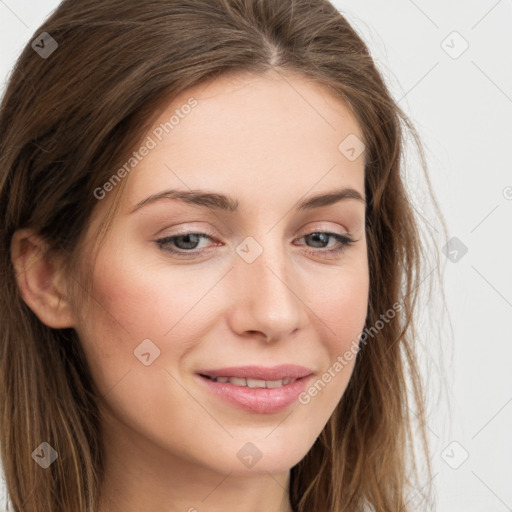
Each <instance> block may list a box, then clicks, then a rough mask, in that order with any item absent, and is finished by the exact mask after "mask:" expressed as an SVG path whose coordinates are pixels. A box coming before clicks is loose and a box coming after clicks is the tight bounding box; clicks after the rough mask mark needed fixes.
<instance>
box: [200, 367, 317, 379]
mask: <svg viewBox="0 0 512 512" xmlns="http://www.w3.org/2000/svg"><path fill="white" fill-rule="evenodd" d="M196 373H198V374H202V375H208V376H210V377H239V378H245V379H247V378H249V379H261V380H279V379H286V378H290V379H300V378H301V377H307V376H308V375H311V374H312V373H313V370H311V368H306V367H305V366H299V365H296V364H280V365H277V366H272V367H266V366H254V365H253V366H231V367H229V368H217V369H215V370H206V369H205V370H198V371H197V372H196Z"/></svg>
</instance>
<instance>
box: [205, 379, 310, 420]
mask: <svg viewBox="0 0 512 512" xmlns="http://www.w3.org/2000/svg"><path fill="white" fill-rule="evenodd" d="M197 377H198V378H199V380H200V381H201V382H203V383H204V385H205V386H206V387H207V389H208V390H210V391H211V392H212V393H214V394H216V395H217V396H220V397H221V398H223V399H224V400H226V401H227V402H229V403H231V404H232V405H235V406H238V407H240V408H241V409H245V410H246V411H250V412H257V413H260V414H270V413H274V412H279V411H282V410H283V409H286V408H287V407H289V406H290V405H291V404H293V402H295V401H296V400H297V396H298V395H299V394H300V393H302V392H303V391H304V389H305V388H306V385H307V382H308V381H309V380H310V378H311V377H312V375H308V376H306V377H301V378H300V379H297V380H296V381H294V382H291V383H290V384H286V385H284V386H281V387H279V388H250V387H248V386H235V385H234V384H231V383H229V382H216V381H214V380H211V379H208V378H206V377H202V376H201V375H197Z"/></svg>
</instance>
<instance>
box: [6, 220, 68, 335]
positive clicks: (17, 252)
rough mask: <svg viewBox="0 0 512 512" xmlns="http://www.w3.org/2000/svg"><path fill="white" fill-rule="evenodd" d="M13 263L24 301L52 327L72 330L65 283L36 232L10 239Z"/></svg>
mask: <svg viewBox="0 0 512 512" xmlns="http://www.w3.org/2000/svg"><path fill="white" fill-rule="evenodd" d="M11 260H12V263H13V265H14V269H15V271H16V280H17V282H18V287H19V290H20V294H21V296H22V297H23V300H24V301H25V302H26V303H27V305H28V306H29V308H30V309H31V310H32V311H33V312H34V313H35V314H36V316H37V317H38V318H39V320H41V322H43V323H44V324H45V325H47V326H49V327H53V328H54V329H61V328H66V327H73V325H74V316H73V311H72V308H71V304H70V303H69V302H68V300H67V298H66V294H65V286H64V279H63V277H62V275H61V273H60V272H59V270H56V269H59V268H60V269H62V266H59V265H58V262H57V261H54V260H51V259H50V258H49V256H48V255H47V252H46V244H45V243H44V241H43V240H42V238H40V237H39V236H38V235H37V234H36V233H35V232H34V231H32V230H30V229H19V230H18V231H16V232H15V233H14V235H13V237H12V239H11Z"/></svg>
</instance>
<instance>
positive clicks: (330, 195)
mask: <svg viewBox="0 0 512 512" xmlns="http://www.w3.org/2000/svg"><path fill="white" fill-rule="evenodd" d="M161 199H179V200H181V201H184V202H185V203H189V204H193V205H196V206H203V207H207V208H214V209H219V210H225V211H228V212H230V213H236V212H237V211H238V206H239V204H240V203H239V201H238V200H236V199H233V198H232V197H230V196H227V195H224V194H219V193H216V192H210V191H207V190H164V191H163V192H158V193H157V194H152V195H150V196H149V197H146V199H143V200H142V201H140V202H139V203H137V204H136V205H135V206H134V207H133V208H132V209H131V210H130V212H129V213H130V214H131V213H134V212H136V211H137V210H139V209H141V208H142V207H143V206H147V205H149V204H152V203H154V202H156V201H159V200H161ZM347 199H355V200H357V201H360V202H362V203H363V204H366V201H365V199H364V198H363V196H362V195H361V194H360V193H359V192H358V191H357V190H355V189H353V188H341V189H336V190H332V191H330V192H324V193H321V194H317V195H314V196H311V197H308V198H306V199H304V200H302V201H300V202H299V203H297V204H296V205H295V210H296V211H303V210H311V209H314V208H321V207H323V206H329V205H332V204H335V203H338V202H340V201H344V200H347Z"/></svg>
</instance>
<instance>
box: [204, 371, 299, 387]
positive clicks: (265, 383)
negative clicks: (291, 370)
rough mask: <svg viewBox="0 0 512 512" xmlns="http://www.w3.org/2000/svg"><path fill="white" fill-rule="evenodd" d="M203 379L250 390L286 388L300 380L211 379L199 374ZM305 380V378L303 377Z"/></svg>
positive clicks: (289, 378)
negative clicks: (227, 383)
mask: <svg viewBox="0 0 512 512" xmlns="http://www.w3.org/2000/svg"><path fill="white" fill-rule="evenodd" d="M199 375H201V377H204V378H205V379H210V380H213V381H214V382H222V383H226V382H229V383H230V384H233V385H234V386H242V387H248V388H253V389H254V388H280V387H282V386H286V385H287V384H291V383H293V382H295V381H296V380H298V379H297V378H291V377H286V378H284V379H277V380H263V379H250V378H249V379H246V378H241V377H210V376H209V375H203V374H199ZM301 378H304V377H301Z"/></svg>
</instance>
